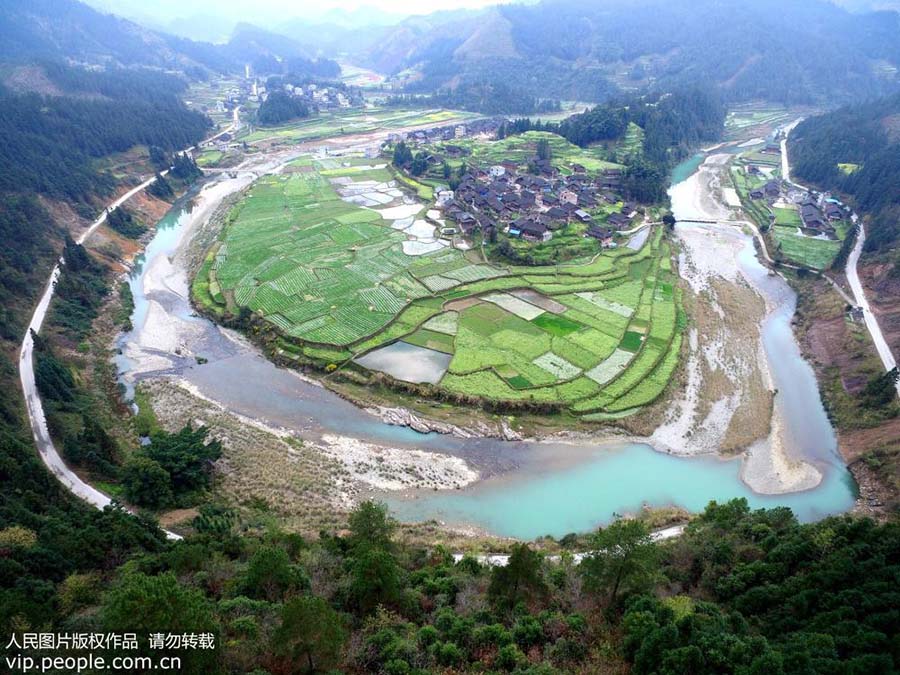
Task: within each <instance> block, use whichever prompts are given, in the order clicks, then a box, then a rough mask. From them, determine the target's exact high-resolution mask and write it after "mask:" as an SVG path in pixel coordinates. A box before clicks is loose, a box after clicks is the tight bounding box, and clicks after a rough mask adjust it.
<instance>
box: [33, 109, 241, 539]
mask: <svg viewBox="0 0 900 675" xmlns="http://www.w3.org/2000/svg"><path fill="white" fill-rule="evenodd" d="M238 110H239V109H235V111H234V122H233V123H232V125H231V126H229V127H228V128H226V129H224V130H222V131H220V132H219V133H217V134H216V135H214V136H211V137H210V138H208V139H206V140H207V141H210V140H214V139H216V138H218V137H219V136H221V135H223V134H225V133H228V132H229V131H231V130H232V129H236V128H238V127H239V125H240V119H239V112H238ZM204 142H206V141H204ZM193 148H194V146H191V147H190V148H188V149H187V150H193ZM162 173H163V175H165V174H167V173H168V171H163V172H162ZM155 180H156V177H155V176H154V177H153V178H150V179H148V180H145V181H144V182H143V183H141V184H140V185H138V186H137V187H134V188H132V189H131V190H129V191H128V192H126V193H125V194H123V195H122V196H121V197H119V198H117V199H115V200H114V201H112V202H110V203H109V204H108V205H107V207H106V209H105V210H104V211H103V213H102V214H100V217H99V218H97V220H95V221H94V222H93V223H91V225H90V227H88V228H87V229H86V230H85V231H84V232H82V233H81V235H80V236H79V237H78V239H77V240H76V241H77V242H78V243H79V244H83V243H84V242H85V241H86V240H87V238H88V237H90V236H91V234H93V233H94V231H95V230H96V229H97V228H98V227H100V226H101V225H102V224H103V223H104V222H106V214H107V211H110V210H112V209H115V208H116V207H118V206H121V205H122V204H124V203H125V202H127V201H128V200H129V199H131V198H132V197H134V195H136V194H137V193H138V192H140V191H141V190H143V189H145V188H146V187H147V186H148V185H150V184H151V183H153V182H154V181H155ZM62 264H63V261H62V259H61V258H60V260H59V261H58V262H57V263H56V266H55V267H54V268H53V271H52V272H51V273H50V280H49V281H48V282H47V286H46V287H45V288H44V294H43V295H42V296H41V299H40V301H39V302H38V304H37V307H35V309H34V314H33V315H32V316H31V321H30V322H29V324H28V330H27V331H26V332H25V337H24V339H23V340H22V348H21V350H20V351H19V378H20V379H21V381H22V393H23V394H24V396H25V408H26V410H27V411H28V421H29V423H30V424H31V433H32V435H33V436H34V442H35V445H36V446H37V450H38V454H39V455H40V457H41V460H43V462H44V464H45V465H46V466H47V469H49V470H50V473H52V474H53V475H54V476H56V478H57V479H58V480H59V482H61V483H62V484H63V485H64V486H65V487H66V489H67V490H69V492H71V493H72V494H74V495H75V496H77V497H79V498H80V499H83V500H84V501H86V502H87V503H88V504H91V505H92V506H95V507H97V508H98V509H103V508H106V507H107V506H109V505H110V504H111V503H112V499H111V498H110V497H109V495H106V494H104V493H103V492H101V491H100V490H98V489H96V488H95V487H92V486H91V485H88V484H87V483H85V482H84V481H83V480H81V478H79V476H78V474H76V473H75V472H74V471H72V470H71V469H70V468H69V467H68V466H66V463H65V462H64V461H63V458H62V456H60V454H59V451H58V450H57V449H56V446H55V445H54V444H53V439H52V438H51V437H50V432H49V431H48V429H47V418H46V416H45V415H44V406H43V404H42V402H41V397H40V395H39V394H38V391H37V386H36V384H35V376H34V338H33V337H32V331H33V332H34V333H40V332H41V327H42V326H43V325H44V319H45V318H46V317H47V311H48V309H49V308H50V301H51V300H52V299H53V293H54V291H55V290H56V282H57V280H58V279H59V275H60V270H61V265H62ZM163 531H164V532H165V533H166V536H167V537H169V539H181V537H180V536H179V535H177V534H175V533H174V532H169V531H168V530H163Z"/></svg>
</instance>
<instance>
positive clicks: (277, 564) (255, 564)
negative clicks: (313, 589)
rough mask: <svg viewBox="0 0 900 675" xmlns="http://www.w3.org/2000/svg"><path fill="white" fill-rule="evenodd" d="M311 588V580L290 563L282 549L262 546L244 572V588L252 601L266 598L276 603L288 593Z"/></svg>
mask: <svg viewBox="0 0 900 675" xmlns="http://www.w3.org/2000/svg"><path fill="white" fill-rule="evenodd" d="M308 586H309V579H308V578H307V577H306V574H305V573H304V572H303V570H302V569H301V568H300V567H299V566H297V565H292V564H291V559H290V557H289V556H288V554H287V551H285V550H284V549H282V548H278V547H277V546H260V547H259V548H258V549H256V551H255V552H254V553H253V556H252V557H251V558H250V562H249V563H248V564H247V571H246V572H245V573H244V580H243V584H242V587H243V589H244V593H246V594H247V595H248V596H250V597H251V598H264V599H266V600H269V601H270V602H275V601H277V600H280V599H281V598H282V597H284V595H285V593H287V592H288V591H289V590H299V589H303V588H306V587H308Z"/></svg>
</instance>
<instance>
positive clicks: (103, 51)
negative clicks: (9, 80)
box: [0, 0, 315, 78]
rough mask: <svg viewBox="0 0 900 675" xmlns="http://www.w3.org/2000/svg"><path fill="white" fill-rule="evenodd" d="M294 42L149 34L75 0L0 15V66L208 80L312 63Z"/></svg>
mask: <svg viewBox="0 0 900 675" xmlns="http://www.w3.org/2000/svg"><path fill="white" fill-rule="evenodd" d="M314 54H315V50H314V49H310V48H306V47H304V46H303V45H300V44H299V43H297V42H295V41H294V40H293V39H291V38H290V37H287V36H285V35H279V34H276V33H271V32H269V31H265V30H263V29H261V28H257V27H256V26H253V25H250V24H238V25H236V26H235V27H234V28H233V29H232V30H231V35H230V39H229V40H228V42H226V43H224V44H213V43H209V42H198V41H194V40H190V39H188V38H184V37H179V36H176V35H171V34H167V33H164V32H161V31H159V30H154V29H152V28H147V27H144V26H142V25H139V24H137V23H135V22H133V21H129V20H127V19H123V18H120V17H118V16H115V15H113V14H105V13H103V12H100V11H97V10H95V9H93V8H91V7H89V6H88V5H86V4H83V3H81V2H78V1H77V0H9V2H6V3H5V4H4V11H3V13H2V14H0V60H3V61H13V62H26V61H29V60H33V59H51V60H52V59H63V60H67V61H76V62H81V63H85V64H90V65H105V66H113V67H122V66H124V67H132V66H146V67H154V68H164V69H170V70H177V71H181V72H184V73H185V74H187V75H188V76H189V77H200V78H203V77H206V76H207V75H208V74H209V73H210V72H218V73H227V72H235V73H237V72H243V68H244V64H245V63H252V62H253V61H254V60H255V59H257V58H261V57H263V58H265V57H276V58H277V59H280V60H289V59H296V58H305V59H309V58H311V57H313V55H314Z"/></svg>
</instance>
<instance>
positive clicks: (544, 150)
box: [535, 138, 553, 161]
mask: <svg viewBox="0 0 900 675" xmlns="http://www.w3.org/2000/svg"><path fill="white" fill-rule="evenodd" d="M552 154H553V151H552V150H551V148H550V141H549V140H547V139H546V138H541V139H538V142H537V148H536V149H535V156H536V157H537V158H538V159H539V160H547V161H549V160H550V159H551V157H552Z"/></svg>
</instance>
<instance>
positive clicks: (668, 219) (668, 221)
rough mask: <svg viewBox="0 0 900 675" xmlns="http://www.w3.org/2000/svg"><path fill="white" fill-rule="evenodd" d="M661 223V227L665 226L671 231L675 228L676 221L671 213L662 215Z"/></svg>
mask: <svg viewBox="0 0 900 675" xmlns="http://www.w3.org/2000/svg"><path fill="white" fill-rule="evenodd" d="M662 222H663V225H665V226H666V227H668V228H669V229H670V230H671V229H673V228H674V227H675V223H676V222H677V221H676V220H675V216H673V215H672V214H671V213H667V214H666V215H664V216H663V217H662Z"/></svg>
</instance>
